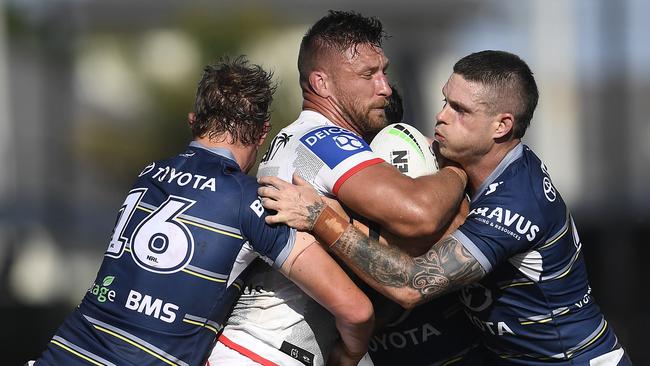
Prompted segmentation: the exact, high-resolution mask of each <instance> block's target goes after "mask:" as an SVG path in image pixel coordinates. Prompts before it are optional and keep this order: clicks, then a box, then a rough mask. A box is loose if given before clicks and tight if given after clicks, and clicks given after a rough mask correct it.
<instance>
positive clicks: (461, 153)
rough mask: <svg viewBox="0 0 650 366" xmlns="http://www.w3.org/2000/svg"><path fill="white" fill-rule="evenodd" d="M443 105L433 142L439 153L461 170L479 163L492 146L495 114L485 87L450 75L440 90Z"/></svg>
mask: <svg viewBox="0 0 650 366" xmlns="http://www.w3.org/2000/svg"><path fill="white" fill-rule="evenodd" d="M442 94H443V95H444V97H445V104H444V106H443V107H442V110H441V111H440V112H438V114H437V115H436V130H435V139H436V140H437V141H438V143H439V144H440V152H441V153H442V155H443V156H444V157H445V158H447V159H451V160H454V161H456V162H458V163H460V164H461V165H463V166H464V167H467V166H468V165H470V164H472V163H474V162H476V161H478V160H479V159H480V158H481V157H482V156H484V155H485V154H487V153H488V152H489V151H490V150H491V149H492V147H493V146H494V144H495V141H494V129H495V126H496V125H498V122H497V121H498V120H497V119H496V118H495V114H494V113H491V112H490V108H489V105H488V104H487V102H486V101H487V100H488V98H486V97H487V95H486V88H485V87H484V86H483V85H481V84H480V83H475V82H471V81H467V80H465V79H464V78H463V77H462V76H460V75H458V74H452V75H451V77H450V78H449V80H448V81H447V83H446V84H445V86H444V87H443V88H442Z"/></svg>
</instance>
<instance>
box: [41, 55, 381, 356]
mask: <svg viewBox="0 0 650 366" xmlns="http://www.w3.org/2000/svg"><path fill="white" fill-rule="evenodd" d="M274 90H275V84H274V82H273V81H272V76H271V74H269V73H267V72H266V71H264V70H263V69H262V68H261V67H259V66H257V65H251V64H249V63H248V61H247V60H246V59H245V58H243V57H238V58H236V59H233V60H230V59H224V60H221V61H220V62H218V63H216V64H215V65H210V66H207V67H206V68H205V70H204V73H203V77H202V79H201V81H200V83H199V87H198V92H197V95H196V103H195V111H194V113H193V114H191V117H190V124H191V129H192V133H193V135H194V141H192V142H191V143H190V145H189V146H188V148H187V149H186V150H185V151H184V152H182V153H180V154H178V155H176V156H174V157H172V158H170V159H166V160H161V161H156V162H153V163H151V164H149V165H148V166H147V167H145V168H144V170H143V171H142V172H141V173H140V174H139V176H138V178H137V179H136V181H135V184H134V185H133V188H132V189H131V191H130V192H129V194H128V195H127V197H126V200H125V201H124V204H123V205H122V207H121V208H120V210H119V214H118V218H117V223H116V225H115V228H114V231H113V234H112V236H111V240H110V243H109V245H108V249H107V250H106V252H105V254H104V260H103V262H102V265H101V267H100V269H99V273H98V274H97V278H96V280H95V282H94V283H93V285H92V286H91V288H90V289H89V290H88V292H87V293H86V295H85V297H84V298H83V300H82V301H81V304H80V305H79V306H78V307H77V308H76V309H75V310H74V311H73V313H72V315H70V316H69V317H68V318H67V319H66V320H65V321H64V323H63V325H62V326H61V327H60V328H59V329H58V330H57V332H56V334H55V335H54V337H53V338H52V340H51V342H50V343H49V345H48V347H47V349H46V350H45V352H44V353H43V355H42V357H41V358H40V359H39V360H37V361H36V365H66V366H68V365H81V364H83V365H86V364H94V365H138V366H144V365H161V364H167V365H201V366H202V365H204V364H205V362H206V360H207V358H208V355H209V353H210V350H211V349H212V347H213V346H214V344H215V342H216V338H217V336H218V335H219V334H220V333H221V331H222V329H223V326H224V323H225V320H226V319H227V317H228V314H229V313H230V310H231V308H232V305H233V303H234V302H235V300H236V299H237V298H238V297H239V295H240V293H241V290H242V287H243V280H242V276H243V275H244V273H245V272H246V271H247V269H248V267H249V265H250V263H251V262H252V261H253V260H254V259H256V258H262V259H263V260H264V261H266V262H267V263H269V264H270V265H272V266H273V267H274V268H275V269H277V270H279V271H280V272H282V273H283V274H284V275H286V276H288V277H289V278H291V279H292V280H293V281H295V282H296V283H298V284H299V285H300V286H302V287H304V288H305V289H306V291H309V293H310V294H312V295H313V296H314V297H315V298H316V299H317V300H318V301H321V302H322V303H323V305H324V306H325V307H326V308H328V309H333V313H334V315H335V317H336V320H337V325H338V326H339V327H338V329H339V331H340V332H341V333H342V337H343V339H344V344H345V345H346V347H350V348H351V349H354V350H357V352H360V351H364V350H365V347H366V344H367V341H368V338H369V336H370V330H371V328H372V317H373V313H372V305H371V304H370V302H369V300H368V299H367V298H366V296H365V295H364V294H363V293H361V292H360V291H359V290H358V289H356V287H355V286H354V284H353V283H352V282H351V281H350V279H349V278H348V277H347V276H346V275H345V273H343V272H342V271H341V269H340V267H339V266H338V265H336V263H335V262H334V261H333V260H332V259H331V257H329V256H328V255H327V254H326V253H325V252H324V251H323V250H322V249H320V248H318V246H313V247H312V248H311V249H309V248H307V249H306V248H305V243H304V241H301V239H300V236H298V237H297V236H296V233H295V230H293V229H289V228H287V227H286V226H269V225H267V224H265V222H264V218H265V217H266V215H267V212H266V211H265V210H264V208H263V207H262V205H261V203H260V200H259V198H258V197H257V187H258V185H257V183H256V181H255V179H254V178H253V177H249V176H247V175H246V172H248V170H249V169H250V168H251V167H252V166H253V164H254V163H255V158H256V155H257V149H258V147H259V146H260V145H261V144H262V142H263V141H264V138H265V137H266V132H267V131H268V127H269V124H268V117H269V112H268V109H269V106H270V104H271V101H272V98H273V92H274ZM301 235H302V234H301ZM297 238H298V239H297ZM306 268H309V269H316V268H320V269H321V270H323V271H326V272H327V273H328V274H330V275H332V276H333V277H330V278H327V279H324V278H322V277H314V276H311V275H310V273H309V272H308V271H306V270H305V269H306ZM331 283H334V284H337V285H338V286H341V287H342V290H340V291H338V292H337V291H336V290H335V289H334V290H333V289H332V288H331V286H330V285H331ZM343 289H345V290H346V291H345V293H343ZM342 298H345V299H346V300H350V301H353V302H352V303H351V304H348V305H349V306H347V307H345V308H344V307H341V306H338V304H340V303H341V301H342ZM332 303H333V304H335V305H334V306H332Z"/></svg>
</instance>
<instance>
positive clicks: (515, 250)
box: [259, 51, 631, 366]
mask: <svg viewBox="0 0 650 366" xmlns="http://www.w3.org/2000/svg"><path fill="white" fill-rule="evenodd" d="M442 93H443V95H444V97H445V105H444V107H443V108H442V110H441V111H440V112H439V113H438V115H437V116H436V118H437V124H436V133H435V137H436V140H437V141H438V143H439V145H440V152H441V153H442V154H443V156H444V157H445V158H447V159H452V160H454V161H456V162H458V163H459V164H460V166H462V167H463V169H465V171H466V172H467V175H468V177H469V181H468V188H469V192H470V194H471V197H472V198H471V206H470V213H469V215H468V216H467V219H466V220H465V222H464V223H463V224H462V225H461V226H460V227H459V228H458V229H457V230H455V231H454V232H453V233H451V235H448V236H446V237H444V238H443V239H442V240H440V241H438V242H437V243H435V244H433V245H432V246H431V247H430V248H429V250H428V251H427V252H426V253H425V254H423V255H421V256H419V257H416V258H411V257H410V256H409V255H407V254H406V253H404V252H403V251H401V250H399V249H397V248H394V247H387V246H383V245H380V244H378V243H377V242H376V241H375V240H371V239H370V238H369V237H368V236H367V235H364V234H362V233H361V232H360V231H359V230H357V229H355V228H354V227H352V226H350V225H349V224H348V222H347V221H346V220H345V219H344V218H342V217H341V216H340V215H338V214H337V213H335V212H334V211H333V210H332V209H331V208H327V207H326V205H324V203H323V202H322V199H321V198H320V197H319V196H318V195H317V194H316V192H314V190H313V189H312V188H310V187H308V185H307V184H306V182H304V181H302V180H300V179H298V181H299V182H300V183H301V185H302V186H301V187H298V188H296V187H295V186H292V185H290V184H288V183H286V182H284V181H282V180H279V179H276V178H274V177H266V178H264V179H260V180H259V181H260V183H262V184H270V185H272V186H274V187H262V188H260V190H259V192H260V195H261V196H262V197H267V198H265V199H264V200H263V203H264V205H265V207H267V208H269V209H273V210H278V214H277V215H275V216H269V217H267V221H268V222H269V223H277V222H286V223H289V224H290V225H292V226H294V227H296V228H299V229H310V230H312V231H313V233H314V234H315V235H316V237H317V238H319V241H320V242H321V243H326V245H327V246H328V247H330V248H331V250H332V251H333V252H334V253H336V254H337V255H339V256H340V257H341V258H342V259H343V260H344V261H345V262H346V263H347V264H348V265H350V266H351V267H352V268H353V269H354V270H355V272H356V273H357V274H359V275H360V276H361V277H362V278H363V279H364V280H365V281H367V282H368V283H369V284H371V285H372V286H373V287H375V288H376V289H377V290H379V291H381V292H383V293H384V294H386V295H387V296H389V297H390V298H392V299H394V300H395V301H397V302H399V303H400V304H402V305H403V306H405V307H413V306H415V305H417V304H421V303H424V302H427V301H430V300H431V299H433V298H436V297H438V296H440V295H442V294H444V293H447V292H449V291H453V290H456V289H462V290H461V291H462V294H461V299H462V301H463V303H464V306H465V312H466V313H467V316H468V317H469V318H470V320H471V321H472V322H473V323H474V324H475V325H476V326H477V327H478V329H479V330H480V331H481V333H482V335H483V337H482V339H483V345H484V346H485V349H486V350H487V353H486V357H488V359H487V360H486V362H487V364H491V365H492V364H493V365H603V366H614V365H631V362H630V360H629V358H628V357H627V355H626V354H625V352H624V350H623V348H622V347H621V345H620V344H619V342H618V339H617V338H616V335H615V334H614V331H613V329H612V327H611V326H610V325H609V323H608V322H607V321H606V320H605V317H604V316H603V314H602V312H601V311H600V309H599V307H598V305H597V304H596V302H595V300H594V298H593V296H592V289H591V287H590V286H589V282H588V278H587V271H586V266H585V261H584V257H583V255H582V246H583V243H582V241H581V240H580V237H579V235H578V232H577V229H576V226H575V223H574V220H573V217H572V215H571V213H570V211H569V210H568V208H567V206H566V204H565V203H564V201H563V200H562V197H561V196H560V194H559V192H557V190H556V189H555V186H554V185H553V183H552V181H551V178H550V175H549V172H548V170H547V168H546V166H545V165H544V164H543V163H542V162H541V160H540V159H539V158H538V157H537V156H536V155H535V154H534V153H533V152H532V150H531V149H530V148H529V147H527V146H525V145H524V144H523V143H522V142H521V137H522V136H523V134H524V132H525V131H526V128H527V126H528V124H529V123H530V118H531V117H532V114H533V111H534V108H535V105H536V104H537V87H536V86H535V81H534V78H533V77H532V72H531V71H530V69H529V68H528V65H526V63H525V62H524V61H522V60H521V59H520V58H519V57H518V56H516V55H513V54H511V53H507V52H503V51H482V52H478V53H475V54H471V55H469V56H467V57H465V58H463V59H461V60H460V61H459V62H458V63H457V64H456V65H455V66H454V72H453V73H452V75H451V77H450V78H449V80H448V81H447V83H446V84H445V86H444V87H443V89H442ZM396 209H399V208H396ZM430 245H431V244H430Z"/></svg>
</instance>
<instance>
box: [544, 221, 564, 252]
mask: <svg viewBox="0 0 650 366" xmlns="http://www.w3.org/2000/svg"><path fill="white" fill-rule="evenodd" d="M569 226H570V225H567V226H566V229H564V231H563V232H562V234H560V235H559V236H558V237H557V238H555V239H554V240H552V241H551V242H550V243H546V244H544V245H543V246H541V247H539V248H538V249H544V248H546V247H548V246H550V245H552V244H553V243H555V242H556V241H558V240H560V238H562V237H563V236H564V235H565V234H566V233H567V232H568V231H569Z"/></svg>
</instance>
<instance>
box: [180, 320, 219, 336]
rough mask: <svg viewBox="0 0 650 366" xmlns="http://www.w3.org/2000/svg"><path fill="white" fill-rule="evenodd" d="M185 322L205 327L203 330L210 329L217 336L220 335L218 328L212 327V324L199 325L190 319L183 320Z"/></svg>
mask: <svg viewBox="0 0 650 366" xmlns="http://www.w3.org/2000/svg"><path fill="white" fill-rule="evenodd" d="M183 322H184V323H189V324H192V325H198V326H199V327H203V328H208V329H210V330H211V331H213V332H214V333H215V334H217V335H218V334H219V330H218V329H217V328H215V327H213V326H211V325H210V324H204V323H199V322H197V321H194V320H190V319H183Z"/></svg>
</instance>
